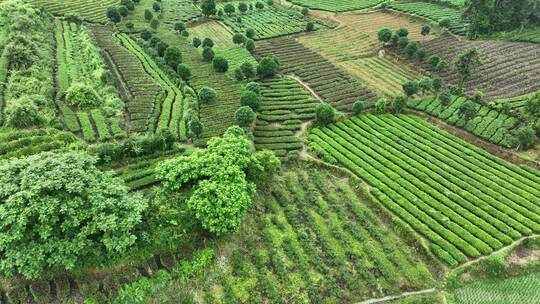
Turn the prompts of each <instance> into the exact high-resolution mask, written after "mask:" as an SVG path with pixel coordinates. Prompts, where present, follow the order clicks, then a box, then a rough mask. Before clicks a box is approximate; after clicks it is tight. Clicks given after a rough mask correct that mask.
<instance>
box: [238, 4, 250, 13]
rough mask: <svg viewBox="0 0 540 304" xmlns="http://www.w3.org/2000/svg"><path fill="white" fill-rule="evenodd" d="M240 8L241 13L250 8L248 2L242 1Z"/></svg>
mask: <svg viewBox="0 0 540 304" xmlns="http://www.w3.org/2000/svg"><path fill="white" fill-rule="evenodd" d="M238 10H239V11H240V12H241V13H245V12H247V10H248V6H247V4H246V3H245V2H240V3H239V4H238Z"/></svg>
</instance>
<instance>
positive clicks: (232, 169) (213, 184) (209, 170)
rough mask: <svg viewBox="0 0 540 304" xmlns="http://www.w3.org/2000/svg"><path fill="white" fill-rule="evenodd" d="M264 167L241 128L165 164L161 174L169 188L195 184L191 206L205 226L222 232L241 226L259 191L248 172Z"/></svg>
mask: <svg viewBox="0 0 540 304" xmlns="http://www.w3.org/2000/svg"><path fill="white" fill-rule="evenodd" d="M252 166H260V163H259V161H258V160H257V159H256V158H255V157H254V151H253V147H252V145H251V143H250V141H249V140H248V138H247V135H246V133H245V132H244V130H242V129H241V128H240V127H230V128H229V129H228V130H227V131H226V132H225V134H224V135H223V137H221V138H219V137H214V138H212V139H210V140H209V141H208V148H207V149H206V150H203V151H196V152H194V153H193V154H191V155H189V156H181V157H178V158H176V159H173V160H168V161H165V162H164V163H162V164H161V165H159V166H158V168H157V172H156V174H157V176H158V178H159V179H160V180H162V181H163V186H164V187H165V189H167V190H169V191H178V190H179V189H180V188H181V187H182V186H184V185H185V184H187V183H189V184H192V185H194V186H193V191H192V194H191V196H190V198H189V199H188V200H187V206H188V207H189V209H190V210H191V211H192V212H193V213H194V216H195V218H196V219H197V220H199V221H200V223H201V226H202V227H203V228H204V229H206V230H208V231H209V232H211V233H214V234H217V235H222V234H225V233H227V232H231V231H235V230H236V229H238V227H239V225H240V223H241V221H242V219H243V218H244V216H245V214H246V212H247V210H248V209H249V207H250V206H251V200H252V197H253V194H254V192H255V184H254V183H253V182H251V181H248V180H247V179H246V173H245V172H246V171H247V170H249V168H250V167H252Z"/></svg>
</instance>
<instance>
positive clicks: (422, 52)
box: [416, 48, 427, 61]
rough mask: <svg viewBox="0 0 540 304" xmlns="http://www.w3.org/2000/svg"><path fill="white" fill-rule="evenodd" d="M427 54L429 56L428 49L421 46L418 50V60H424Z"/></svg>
mask: <svg viewBox="0 0 540 304" xmlns="http://www.w3.org/2000/svg"><path fill="white" fill-rule="evenodd" d="M426 56H427V52H426V49H424V48H419V49H418V50H417V51H416V59H418V61H424V60H425V59H426Z"/></svg>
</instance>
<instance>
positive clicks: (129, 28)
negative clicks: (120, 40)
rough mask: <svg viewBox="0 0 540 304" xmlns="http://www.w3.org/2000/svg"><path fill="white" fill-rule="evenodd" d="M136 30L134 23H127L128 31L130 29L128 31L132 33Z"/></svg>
mask: <svg viewBox="0 0 540 304" xmlns="http://www.w3.org/2000/svg"><path fill="white" fill-rule="evenodd" d="M134 28H135V25H134V24H133V22H131V21H128V22H126V29H128V31H132V30H133V29H134Z"/></svg>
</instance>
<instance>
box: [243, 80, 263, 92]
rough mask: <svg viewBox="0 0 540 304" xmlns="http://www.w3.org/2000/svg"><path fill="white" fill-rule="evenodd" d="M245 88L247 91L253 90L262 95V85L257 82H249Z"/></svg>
mask: <svg viewBox="0 0 540 304" xmlns="http://www.w3.org/2000/svg"><path fill="white" fill-rule="evenodd" d="M245 89H246V90H247V91H251V92H253V93H255V94H257V95H261V85H260V84H259V83H257V82H250V83H248V84H246V87H245Z"/></svg>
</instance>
